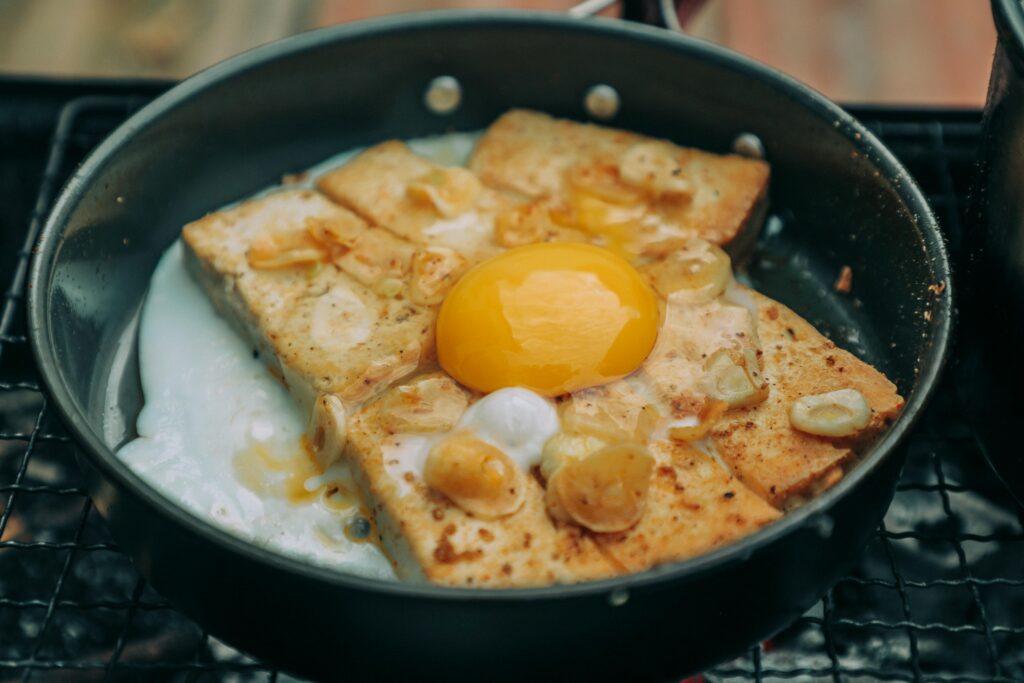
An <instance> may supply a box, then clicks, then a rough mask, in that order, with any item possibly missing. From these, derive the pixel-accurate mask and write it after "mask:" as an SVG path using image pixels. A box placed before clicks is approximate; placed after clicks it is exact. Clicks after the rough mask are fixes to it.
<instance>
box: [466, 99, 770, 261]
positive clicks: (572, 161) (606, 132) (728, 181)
mask: <svg viewBox="0 0 1024 683" xmlns="http://www.w3.org/2000/svg"><path fill="white" fill-rule="evenodd" d="M650 140H651V138H648V137H646V136H642V135H638V134H636V133H630V132H627V131H622V130H616V129H612V128H605V127H603V126H596V125H593V124H581V123H576V122H574V121H567V120H564V119H555V118H552V117H550V116H548V115H547V114H542V113H539V112H535V111H529V110H522V109H517V110H512V111H509V112H508V113H506V114H504V115H503V116H501V117H500V118H499V119H498V120H497V121H495V122H494V123H493V124H491V126H490V127H489V128H488V129H487V132H486V133H485V134H484V136H483V138H482V139H481V140H480V142H479V144H478V145H477V147H476V149H475V150H474V151H473V155H472V157H471V158H470V163H469V167H470V169H472V170H473V171H474V172H475V173H476V174H477V175H478V176H480V178H481V179H482V180H483V181H484V182H485V183H487V184H488V185H491V186H492V187H496V188H499V189H503V190H508V191H513V192H517V193H520V194H523V195H526V196H528V197H543V196H555V197H560V198H565V197H567V196H568V195H569V194H570V191H569V188H568V182H567V180H566V177H567V174H568V173H569V171H570V169H573V168H583V169H587V168H595V169H601V168H604V167H605V166H609V165H611V166H615V164H616V163H617V160H619V159H620V158H621V157H622V155H623V154H624V153H625V152H626V150H628V149H629V148H630V146H632V145H635V144H637V143H640V142H644V141H650ZM665 144H666V145H667V146H668V147H669V148H670V149H671V150H672V151H673V153H674V154H675V155H676V158H677V159H678V160H679V163H680V166H681V168H682V173H683V175H684V176H685V177H686V178H687V179H688V180H689V181H690V184H691V185H692V188H693V194H692V196H691V197H690V199H689V201H683V202H662V203H658V204H657V206H652V207H651V209H652V211H651V214H650V216H649V219H648V220H654V221H655V222H657V223H659V225H660V227H659V229H658V230H657V235H652V236H651V237H650V238H649V240H648V241H647V243H646V244H645V245H644V253H649V254H657V253H664V251H665V250H666V249H671V248H672V246H673V245H674V244H677V243H678V241H679V240H682V239H686V238H690V237H701V238H703V239H706V240H709V241H711V242H715V243H717V244H727V243H730V242H732V241H734V240H736V239H737V238H738V237H739V236H740V234H741V233H743V232H751V233H756V231H757V229H758V228H759V227H760V226H759V225H757V226H755V225H753V223H755V222H757V221H756V220H755V219H756V217H757V216H759V215H760V207H761V206H762V205H763V203H764V200H765V197H766V192H767V186H768V176H769V169H768V165H767V164H766V163H764V162H763V161H760V160H756V159H747V158H744V157H739V156H735V155H728V154H727V155H719V154H712V153H710V152H704V151H701V150H697V149H691V148H684V147H678V146H676V145H672V144H671V143H667V142H666V143H665Z"/></svg>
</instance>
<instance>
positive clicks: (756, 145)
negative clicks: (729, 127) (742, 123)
mask: <svg viewBox="0 0 1024 683" xmlns="http://www.w3.org/2000/svg"><path fill="white" fill-rule="evenodd" d="M732 151H734V152H736V153H737V154H739V155H740V156H744V157H750V158H751V159H764V143H763V142H761V138H759V137H757V136H756V135H754V134H753V133H740V134H739V135H737V136H736V139H735V140H733V141H732Z"/></svg>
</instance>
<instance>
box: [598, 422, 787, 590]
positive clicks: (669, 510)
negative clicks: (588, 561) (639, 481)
mask: <svg viewBox="0 0 1024 683" xmlns="http://www.w3.org/2000/svg"><path fill="white" fill-rule="evenodd" d="M650 451H651V453H652V455H653V456H654V458H655V460H656V462H657V465H656V467H655V470H654V478H653V480H652V482H651V486H650V489H649V490H648V492H647V507H646V510H645V512H644V516H643V517H642V518H641V519H640V521H639V522H638V523H637V525H636V526H634V527H633V528H631V529H629V530H628V531H625V532H622V533H616V534H595V535H594V539H595V541H596V542H597V543H598V545H600V546H601V548H602V550H604V552H605V553H606V554H607V555H608V556H609V558H611V559H612V560H613V561H614V562H615V564H616V565H617V567H618V568H619V569H620V571H622V572H638V571H642V570H644V569H649V568H650V567H652V566H653V565H656V564H662V563H665V562H670V561H678V560H683V559H686V558H689V557H694V556H696V555H700V554H703V553H706V552H708V551H710V550H713V549H714V548H717V547H719V546H721V545H724V544H726V543H729V542H731V541H734V540H736V539H738V538H741V537H743V536H746V535H747V534H750V533H753V532H754V531H756V530H757V529H760V528H761V527H763V526H764V525H766V524H769V523H771V522H773V521H775V520H776V519H778V518H779V517H780V516H781V513H780V512H779V511H778V510H776V509H775V508H773V507H772V506H771V505H769V504H768V503H766V502H765V501H764V500H762V499H761V498H759V497H758V496H757V495H756V494H755V493H754V492H752V491H751V490H750V489H748V488H747V487H746V486H744V485H743V484H742V483H741V482H740V481H738V480H737V479H736V478H735V477H733V476H731V475H730V474H729V473H728V472H726V471H725V470H724V469H723V468H722V466H721V465H720V464H718V463H717V462H716V461H715V459H714V458H713V457H712V456H710V455H708V454H707V453H705V452H703V451H702V450H700V449H698V448H697V447H694V446H692V445H689V444H677V443H672V442H669V441H655V442H653V443H652V444H651V445H650Z"/></svg>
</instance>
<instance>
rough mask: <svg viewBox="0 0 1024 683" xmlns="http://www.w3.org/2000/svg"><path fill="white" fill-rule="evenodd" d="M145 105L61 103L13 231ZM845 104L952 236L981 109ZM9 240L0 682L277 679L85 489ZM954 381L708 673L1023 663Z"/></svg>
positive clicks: (1011, 518)
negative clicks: (128, 541)
mask: <svg viewBox="0 0 1024 683" xmlns="http://www.w3.org/2000/svg"><path fill="white" fill-rule="evenodd" d="M138 103H139V100H138V99H133V98H126V97H91V98H85V99H81V100H76V101H75V102H73V103H71V104H70V105H68V106H67V107H65V109H64V110H63V113H62V116H61V119H60V123H59V125H58V127H57V130H56V131H55V133H54V134H53V138H52V144H51V145H50V148H49V154H50V157H49V161H48V163H47V165H46V168H45V171H44V172H43V174H42V177H41V178H40V179H39V181H38V182H37V183H34V185H35V186H36V187H38V188H39V200H38V202H37V203H36V206H35V209H34V212H33V213H32V216H31V217H30V218H29V220H28V221H27V222H26V221H22V222H21V227H20V230H21V231H22V232H21V235H19V241H20V240H22V239H23V240H24V242H25V244H27V245H31V244H32V243H33V241H34V236H35V232H36V231H37V230H38V227H39V222H40V218H41V216H42V215H43V214H44V212H45V210H46V208H47V206H48V204H49V202H50V200H51V199H52V195H53V192H54V189H55V188H56V186H57V185H58V184H59V183H60V182H61V181H62V180H63V178H64V177H66V175H67V173H68V172H69V171H70V169H71V168H72V167H73V164H75V163H77V162H78V161H79V160H80V159H81V157H82V156H83V155H84V154H85V153H86V152H87V151H88V150H89V149H90V148H91V147H92V146H94V145H95V144H96V143H97V142H98V141H99V139H100V138H101V137H102V136H103V134H105V133H106V132H108V131H109V130H110V129H111V128H112V127H113V126H114V125H115V124H116V123H117V122H118V121H119V120H121V119H122V118H123V117H124V116H125V115H126V114H127V113H128V112H129V111H130V110H131V109H132V108H133V107H134V106H135V105H137V104H138ZM855 114H858V115H859V116H860V117H861V119H862V120H864V121H865V122H866V123H867V124H868V125H869V126H870V127H871V128H872V129H873V130H874V131H875V132H876V133H878V134H879V135H880V137H882V139H883V140H885V141H886V142H887V143H888V144H889V146H890V147H891V148H892V149H893V150H894V151H895V152H896V154H897V155H898V156H900V157H901V158H902V159H903V161H904V162H905V163H906V164H907V165H908V167H909V169H910V171H911V173H912V174H913V175H914V176H915V177H916V178H917V179H918V180H919V182H920V183H921V184H922V186H923V187H924V188H925V191H926V192H927V193H928V196H929V199H930V200H931V202H932V204H933V206H934V207H935V209H936V211H937V213H938V215H939V218H940V220H941V221H942V222H943V225H944V227H945V229H946V230H947V232H948V234H949V236H950V241H951V244H952V245H953V246H954V248H955V246H956V245H957V244H958V243H959V238H960V231H961V217H960V213H961V210H962V208H963V207H962V199H963V196H964V193H965V189H966V186H967V184H968V183H969V180H970V173H971V170H972V169H971V163H972V159H973V154H974V147H975V144H976V142H977V137H978V133H979V123H978V119H979V116H978V114H977V112H961V113H950V112H935V111H918V112H908V111H892V110H885V109H859V110H855ZM0 180H2V178H0ZM3 201H6V198H5V197H3V196H0V202H3ZM26 228H27V231H26ZM12 253H14V256H13V258H11V257H7V256H6V255H4V254H0V283H2V284H3V285H6V286H8V289H7V290H6V292H5V293H4V295H3V300H2V311H0V682H3V681H8V680H22V681H25V680H29V679H31V680H51V679H53V680H57V679H73V680H92V679H108V678H109V679H128V680H134V679H137V678H139V677H141V676H143V675H145V676H146V677H147V678H160V679H167V680H189V681H191V680H237V681H250V680H268V679H269V680H276V679H277V678H278V674H277V672H276V671H275V670H274V669H273V668H272V667H269V666H265V665H263V664H261V663H260V662H258V661H255V660H253V659H251V658H247V657H245V656H244V655H242V654H240V653H238V652H236V651H234V650H232V649H231V648H229V647H227V646H226V645H224V644H222V643H220V642H218V641H217V640H216V639H214V638H212V637H210V636H208V634H206V633H205V632H203V631H202V630H201V629H200V628H199V627H198V626H196V625H195V624H194V623H192V622H191V621H190V620H188V619H187V618H186V617H184V616H182V615H181V614H179V613H178V612H176V611H175V610H174V609H173V607H171V606H170V605H168V604H167V603H166V602H164V601H163V600H162V599H161V598H160V596H159V595H157V594H156V593H155V592H154V591H153V590H151V589H150V588H149V587H148V586H147V585H146V583H145V581H144V580H143V579H141V578H140V577H139V575H138V574H137V573H136V571H135V570H134V568H133V566H132V564H131V562H130V561H129V560H128V559H127V558H126V557H125V556H124V555H122V554H121V553H120V552H119V551H118V550H117V547H116V546H115V544H114V543H113V541H112V540H111V539H110V537H109V535H108V533H107V530H106V528H105V526H104V524H103V521H102V519H100V518H99V516H98V515H97V514H96V513H95V512H94V511H93V509H92V505H91V503H90V501H89V499H88V497H87V496H86V495H85V494H84V492H83V491H82V490H81V489H80V488H79V487H78V486H79V479H78V472H77V469H76V467H75V465H74V464H73V463H72V457H73V452H74V448H73V445H72V444H71V443H70V441H69V439H68V438H67V436H66V435H65V434H64V432H63V431H62V429H61V427H60V425H59V424H58V422H57V421H56V420H55V419H54V417H53V415H52V414H51V411H50V410H49V408H48V406H47V399H46V397H45V395H43V394H42V393H41V392H40V391H39V387H38V384H37V379H36V375H35V370H34V367H33V364H32V361H31V354H30V353H29V349H28V343H27V340H26V335H25V325H24V316H23V306H22V296H23V288H24V274H25V266H26V261H27V259H28V257H29V251H28V249H27V248H25V249H21V250H20V251H18V250H14V251H13V252H12ZM952 395H953V392H952V390H951V387H949V386H948V385H947V386H946V387H944V388H943V389H940V391H939V392H938V397H937V399H936V401H935V403H934V404H933V405H932V407H931V408H930V409H929V411H928V413H927V414H926V416H925V419H924V420H923V423H922V424H921V426H920V427H919V428H918V429H917V431H916V433H915V434H914V436H913V438H912V439H911V442H910V444H909V449H910V453H909V458H908V462H907V466H906V468H905V470H904V473H903V477H902V479H901V482H900V484H899V488H898V492H897V495H896V498H895V500H894V502H893V504H892V507H891V508H890V510H889V513H888V514H887V516H886V518H885V521H884V523H883V524H882V526H881V527H880V528H879V529H878V531H877V533H876V534H875V536H874V537H873V539H872V540H871V543H870V545H869V547H868V548H867V550H866V551H865V553H864V555H863V557H862V558H861V560H860V562H859V564H858V566H857V567H856V568H855V570H854V571H853V572H852V573H851V574H850V576H848V577H846V578H844V579H843V580H841V581H840V582H839V583H837V584H836V586H835V587H833V588H832V590H831V591H829V593H828V594H827V595H826V596H825V597H824V599H823V600H822V601H821V602H820V603H819V604H818V605H816V606H815V607H814V608H813V609H812V610H811V611H810V612H808V613H807V614H805V615H804V616H802V617H801V618H799V619H798V620H797V621H796V622H795V623H793V624H792V625H791V626H790V627H788V628H787V629H786V630H785V631H783V632H782V633H780V634H779V635H778V636H776V637H775V638H773V639H772V640H770V641H767V642H765V643H763V644H762V645H760V646H759V647H757V648H754V649H752V650H751V651H750V652H749V653H747V654H746V655H745V656H743V657H740V658H737V659H736V660H734V661H731V662H727V663H723V664H721V665H719V666H717V667H715V668H713V669H711V670H710V671H708V672H706V673H705V674H704V675H703V679H705V680H708V681H712V680H713V681H719V680H722V681H724V680H737V679H739V680H758V681H768V680H823V681H829V680H831V681H840V680H844V681H847V680H848V681H857V680H893V681H949V682H952V681H1013V680H1022V679H1024V562H1022V558H1024V526H1022V515H1021V511H1020V510H1019V509H1018V508H1017V507H1016V506H1015V505H1014V503H1013V502H1012V500H1011V499H1010V497H1009V495H1008V493H1007V492H1006V491H1005V490H1004V489H1003V488H1002V486H1001V485H1000V484H999V483H998V481H997V480H996V479H995V478H994V477H993V475H992V474H991V473H990V472H989V470H988V468H987V466H986V465H985V463H984V461H983V460H982V457H981V454H980V452H979V451H978V449H977V447H976V445H975V443H974V440H973V437H972V435H971V433H970V431H969V430H968V429H967V428H966V426H965V425H964V423H963V421H962V419H961V417H960V416H959V414H958V410H957V407H956V404H955V401H954V399H953V398H952ZM680 618H686V617H685V615H680ZM281 677H282V678H285V676H283V675H282V676H281Z"/></svg>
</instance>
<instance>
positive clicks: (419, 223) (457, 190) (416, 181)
mask: <svg viewBox="0 0 1024 683" xmlns="http://www.w3.org/2000/svg"><path fill="white" fill-rule="evenodd" d="M317 188H318V189H319V190H320V191H321V192H323V193H324V194H326V195H327V196H328V197H330V198H331V199H333V200H334V201H336V202H337V203H339V204H341V205H343V206H345V207H347V208H349V209H351V210H352V211H354V212H355V213H357V214H359V215H360V216H362V217H363V218H364V219H365V220H367V221H369V222H370V223H371V224H372V225H375V226H378V227H383V228H387V229H388V230H390V231H391V232H393V233H395V234H396V235H398V236H399V237H401V238H402V239H404V240H407V241H408V242H411V243H412V244H415V245H421V246H433V247H446V248H449V249H453V250H455V251H456V252H458V253H460V254H462V255H463V256H465V257H467V258H469V259H470V260H471V261H478V260H481V259H482V258H486V257H487V256H490V255H493V254H495V253H497V252H498V251H499V248H498V246H497V244H496V243H495V241H494V221H495V216H496V215H497V214H499V213H501V212H502V211H504V210H506V209H508V208H509V207H510V206H511V202H510V200H509V199H508V198H507V197H505V196H503V195H501V194H500V193H498V192H495V191H494V190H492V189H489V188H486V187H484V186H483V185H482V184H481V183H480V181H479V180H478V179H477V177H476V176H475V175H474V174H473V173H472V172H471V171H468V170H466V169H464V168H458V167H448V166H442V165H440V164H436V163H434V162H433V161H430V160H428V159H425V158H423V157H421V156H419V155H417V154H415V153H414V152H413V151H412V150H410V149H409V148H408V147H407V146H406V145H405V143H403V142H399V141H397V140H391V141H388V142H383V143H381V144H379V145H375V146H374V147H371V148H369V149H367V150H366V151H364V152H361V153H360V154H358V155H357V156H356V157H355V158H354V159H352V160H351V161H349V162H347V163H346V164H344V165H343V166H341V167H340V168H338V169H336V170H334V171H331V172H329V173H327V174H325V175H324V176H322V177H321V178H320V179H319V180H318V181H317Z"/></svg>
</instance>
